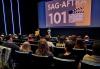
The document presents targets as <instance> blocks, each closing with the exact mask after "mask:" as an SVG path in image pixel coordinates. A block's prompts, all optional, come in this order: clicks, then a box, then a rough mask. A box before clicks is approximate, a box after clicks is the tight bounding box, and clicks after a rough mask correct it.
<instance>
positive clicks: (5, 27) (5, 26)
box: [2, 0, 7, 35]
mask: <svg viewBox="0 0 100 69" xmlns="http://www.w3.org/2000/svg"><path fill="white" fill-rule="evenodd" d="M2 7H3V17H4V29H5V34H6V35H7V25H6V16H5V5H4V1H3V0H2Z"/></svg>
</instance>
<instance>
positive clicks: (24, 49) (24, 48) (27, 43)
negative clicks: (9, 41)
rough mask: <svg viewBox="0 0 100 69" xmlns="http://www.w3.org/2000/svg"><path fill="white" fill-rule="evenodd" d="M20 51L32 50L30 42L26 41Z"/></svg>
mask: <svg viewBox="0 0 100 69" xmlns="http://www.w3.org/2000/svg"><path fill="white" fill-rule="evenodd" d="M20 51H22V52H31V46H30V43H29V42H24V43H23V44H22V45H21V47H20Z"/></svg>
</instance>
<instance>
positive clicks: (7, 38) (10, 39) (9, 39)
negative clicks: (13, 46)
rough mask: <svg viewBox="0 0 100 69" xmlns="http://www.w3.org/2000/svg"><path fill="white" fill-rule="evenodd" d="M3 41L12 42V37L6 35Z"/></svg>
mask: <svg viewBox="0 0 100 69" xmlns="http://www.w3.org/2000/svg"><path fill="white" fill-rule="evenodd" d="M5 40H6V41H11V42H12V41H13V37H12V36H10V35H7V36H6V37H5Z"/></svg>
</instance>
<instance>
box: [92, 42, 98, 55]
mask: <svg viewBox="0 0 100 69" xmlns="http://www.w3.org/2000/svg"><path fill="white" fill-rule="evenodd" d="M93 53H94V55H97V56H100V42H95V43H94V45H93Z"/></svg>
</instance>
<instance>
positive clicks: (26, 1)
mask: <svg viewBox="0 0 100 69" xmlns="http://www.w3.org/2000/svg"><path fill="white" fill-rule="evenodd" d="M3 1H4V4H5V5H4V6H5V15H6V23H7V33H8V34H12V20H11V17H12V16H11V7H10V6H11V4H10V0H3ZM11 1H12V6H13V15H14V16H13V19H14V24H15V25H14V27H15V33H17V34H18V33H19V24H18V17H19V16H18V4H17V0H11ZM19 7H20V8H19V10H20V19H21V20H20V22H21V27H22V33H23V34H28V33H32V32H33V31H34V30H35V29H36V28H37V27H38V18H37V0H19ZM0 33H5V32H4V21H3V6H2V0H0Z"/></svg>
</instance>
